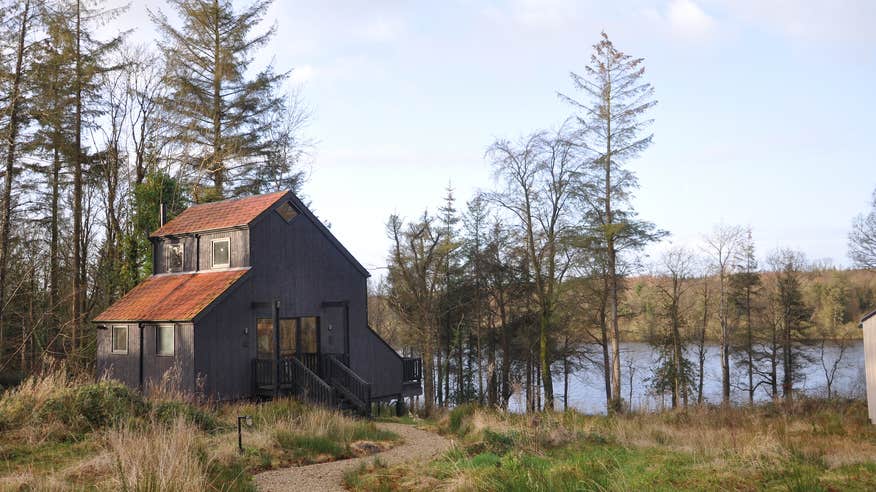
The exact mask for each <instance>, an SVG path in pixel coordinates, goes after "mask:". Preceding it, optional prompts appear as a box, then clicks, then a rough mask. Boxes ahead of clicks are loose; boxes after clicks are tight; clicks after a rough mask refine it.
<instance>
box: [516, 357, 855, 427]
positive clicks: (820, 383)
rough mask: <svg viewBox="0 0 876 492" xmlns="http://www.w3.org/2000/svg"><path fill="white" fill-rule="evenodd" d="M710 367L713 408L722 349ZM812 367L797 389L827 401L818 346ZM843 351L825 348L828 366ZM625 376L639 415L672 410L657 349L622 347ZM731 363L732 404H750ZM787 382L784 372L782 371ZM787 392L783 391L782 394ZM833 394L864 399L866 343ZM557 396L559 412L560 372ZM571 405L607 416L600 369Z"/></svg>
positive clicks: (576, 387) (579, 381)
mask: <svg viewBox="0 0 876 492" xmlns="http://www.w3.org/2000/svg"><path fill="white" fill-rule="evenodd" d="M707 351H708V353H707V355H706V365H705V371H704V382H703V398H704V399H705V400H706V401H707V402H709V403H720V402H721V360H720V355H719V354H720V347H719V346H718V345H711V346H709V347H707ZM805 351H806V353H807V354H809V356H810V358H811V359H812V362H811V363H809V364H807V365H806V367H805V368H804V371H803V374H802V378H801V381H800V382H799V383H798V385H797V386H796V387H795V388H796V389H797V391H802V392H804V393H806V394H807V395H812V396H824V395H826V394H827V389H826V388H827V385H826V383H825V381H826V378H825V373H824V369H823V368H822V365H821V357H820V355H821V353H820V350H819V348H818V347H807V348H806V349H805ZM839 353H840V350H839V349H838V348H837V347H826V348H825V361H826V363H827V364H828V366H829V365H830V364H832V363H833V361H834V360H836V358H837V356H838V355H839ZM688 358H689V359H690V360H695V356H694V354H693V353H689V354H688ZM621 361H622V368H621V372H622V375H623V378H622V384H621V391H622V393H623V397H624V399H625V400H631V401H632V407H633V409H635V410H659V409H661V408H664V407H668V406H669V405H670V403H671V400H670V398H669V396H666V397H663V398H661V396H660V395H655V394H653V393H652V392H651V391H650V388H651V384H650V382H649V378H651V377H652V375H653V373H652V370H653V368H655V367H657V364H658V357H657V353H656V352H655V351H654V349H653V347H651V346H650V345H648V344H646V343H632V342H631V343H623V344H621ZM630 361H632V373H633V374H632V380H633V385H632V390H633V391H632V398H630V384H629V382H630V366H629V363H630ZM730 364H731V378H732V379H731V385H732V386H733V387H732V388H731V399H732V400H733V401H734V402H736V403H747V401H748V392H747V391H744V390H740V389H738V388H739V387H742V386H743V384H742V383H743V381H745V382H746V383H747V378H748V376H747V375H746V374H743V373H742V368H741V367H736V368H734V367H733V360H732V359H731V361H730ZM779 372H780V374H779V380H780V381H781V371H779ZM768 391H769V388H767V387H766V386H761V387H760V388H758V391H757V393H756V394H755V399H756V400H757V401H768V400H769V399H770V395H769V393H768ZM780 391H781V390H780ZM833 391H834V392H835V394H837V395H839V396H848V397H855V398H864V394H865V386H864V344H863V342H862V341H857V342H854V343H853V344H852V345H851V346H849V347H847V348H846V350H845V353H844V354H843V356H842V360H841V362H840V366H839V368H838V370H837V375H836V378H835V380H834V383H833ZM554 392H555V394H556V400H557V409H562V407H563V377H562V373H560V374H559V375H558V376H557V377H555V378H554ZM692 401H694V402H695V401H696V393H694V394H693V395H692ZM569 406H570V407H572V408H575V409H577V410H579V411H582V412H584V413H605V386H604V382H603V376H602V373H601V371H600V370H598V369H595V368H586V369H583V370H581V371H578V372H576V373H574V374H573V375H572V376H571V377H570V378H569ZM509 407H510V409H511V410H512V411H521V410H522V409H523V408H524V407H525V402H524V395H523V394H522V392H518V393H515V394H514V395H513V396H512V397H511V402H510V405H509Z"/></svg>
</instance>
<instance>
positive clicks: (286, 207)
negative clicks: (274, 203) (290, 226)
mask: <svg viewBox="0 0 876 492" xmlns="http://www.w3.org/2000/svg"><path fill="white" fill-rule="evenodd" d="M276 210H277V213H278V214H280V217H283V220H285V221H286V223H289V222H292V219H294V218H295V217H298V209H296V208H295V206H294V205H292V203H290V202H285V203H283V204H282V205H280V206H279V207H277V209H276Z"/></svg>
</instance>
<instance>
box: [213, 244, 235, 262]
mask: <svg viewBox="0 0 876 492" xmlns="http://www.w3.org/2000/svg"><path fill="white" fill-rule="evenodd" d="M230 244H231V241H230V240H229V239H228V238H225V239H214V240H213V268H227V267H228V266H229V265H230V264H231V252H230Z"/></svg>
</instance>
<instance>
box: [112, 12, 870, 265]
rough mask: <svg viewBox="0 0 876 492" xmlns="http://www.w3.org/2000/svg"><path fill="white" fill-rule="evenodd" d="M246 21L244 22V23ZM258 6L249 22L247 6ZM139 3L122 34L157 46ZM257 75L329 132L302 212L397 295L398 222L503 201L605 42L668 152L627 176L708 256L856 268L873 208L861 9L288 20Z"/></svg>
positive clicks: (645, 206) (663, 222)
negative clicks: (737, 240) (623, 64)
mask: <svg viewBox="0 0 876 492" xmlns="http://www.w3.org/2000/svg"><path fill="white" fill-rule="evenodd" d="M247 4H248V3H247ZM238 5H242V3H238ZM147 7H148V8H149V9H152V10H156V9H162V10H163V11H165V12H169V9H168V8H167V7H166V6H165V5H164V4H163V2H144V1H142V0H141V1H138V0H134V1H133V2H132V3H131V5H130V7H129V9H128V11H127V12H126V13H125V14H124V15H122V16H121V17H119V18H118V19H116V20H114V21H113V24H112V25H111V26H108V27H109V28H115V27H118V28H122V29H134V31H133V33H132V34H131V38H132V40H133V41H135V42H142V43H147V44H153V41H154V37H155V33H154V28H153V27H152V26H151V24H150V22H149V20H148V19H149V18H148V15H147V13H146V9H147ZM272 24H273V25H275V26H276V35H275V37H274V39H273V40H272V42H271V43H270V45H269V46H267V47H266V48H264V49H263V50H262V52H260V53H259V54H258V56H257V58H256V60H255V63H254V66H256V67H258V66H263V65H264V64H266V63H273V65H274V66H275V68H276V69H278V70H292V72H291V74H292V75H291V78H290V80H289V82H288V88H289V90H292V89H297V90H299V91H300V94H301V96H302V97H303V99H304V101H305V102H306V103H307V104H308V106H309V107H310V108H311V110H312V113H313V116H312V120H311V123H310V125H309V126H308V127H307V128H306V129H305V134H306V136H307V137H308V138H310V139H312V140H313V141H314V147H313V150H312V152H311V156H310V158H309V163H308V168H309V180H308V182H307V183H306V184H305V185H304V188H303V195H305V198H306V200H307V201H309V203H311V205H312V208H313V209H314V211H315V212H316V213H317V215H319V217H320V218H321V219H322V220H323V221H325V222H326V223H328V224H329V225H330V228H331V230H332V232H333V233H334V234H335V235H336V236H337V237H338V239H340V241H341V242H342V243H343V244H344V245H345V246H346V247H347V248H348V249H349V250H350V251H351V252H352V253H353V255H354V256H356V257H357V258H358V259H359V260H360V262H361V263H362V264H364V265H365V266H366V268H368V269H369V270H370V271H371V273H372V275H376V276H379V275H381V273H382V271H383V269H384V268H385V265H386V256H387V251H388V249H389V244H390V243H389V240H388V239H387V238H386V233H385V223H386V221H387V218H388V216H389V215H390V214H393V213H395V214H399V215H401V216H403V217H406V218H409V219H413V218H416V217H417V216H418V215H419V214H421V213H422V212H423V210H425V209H428V210H430V211H432V212H434V211H436V210H437V208H438V207H439V206H440V204H441V202H442V198H443V196H444V195H445V189H446V188H447V186H448V185H451V186H452V187H453V189H454V190H455V195H456V197H457V208H459V209H463V208H464V207H465V201H467V200H469V199H470V198H471V197H472V196H473V195H474V194H475V193H476V192H477V191H478V190H485V189H490V188H491V187H493V186H494V185H495V180H494V177H493V175H492V172H491V166H490V163H489V161H488V160H487V159H486V158H485V151H486V149H487V148H488V147H489V146H490V144H491V143H492V142H494V141H495V140H496V139H502V138H508V139H516V138H519V137H521V136H523V135H526V134H529V133H531V132H534V131H536V130H540V129H555V128H557V127H558V126H559V125H560V124H561V123H562V121H563V120H564V119H565V118H567V117H568V116H570V115H571V110H570V108H569V106H568V105H566V104H564V103H563V102H562V101H560V100H559V99H558V98H557V91H561V92H566V93H568V92H570V91H572V86H571V82H570V80H569V72H570V71H575V72H581V71H582V70H583V68H584V66H585V65H586V63H587V62H588V60H589V58H590V53H591V50H592V45H593V44H594V43H596V42H597V41H598V39H599V35H600V32H601V31H603V30H604V31H605V32H606V33H607V34H608V35H609V37H610V38H611V40H612V41H613V42H614V44H615V46H616V47H617V48H619V49H620V50H622V51H624V52H626V53H628V54H630V55H632V56H634V57H642V58H644V59H645V65H646V67H647V71H646V80H647V81H648V82H650V83H651V84H652V85H653V86H654V89H655V92H656V98H657V100H658V104H657V106H656V108H655V109H654V110H653V112H652V114H651V116H652V117H653V118H654V124H653V126H652V130H653V133H654V144H653V145H652V147H651V148H649V149H648V150H647V151H645V152H644V153H643V154H642V155H641V156H640V157H639V158H638V159H636V160H635V161H633V162H631V163H630V164H629V167H630V169H632V170H633V171H634V172H636V174H637V176H638V178H639V184H640V189H639V190H638V191H637V193H636V196H635V199H634V202H633V203H634V206H635V207H636V209H637V210H638V212H639V214H640V216H641V217H642V218H644V219H646V220H650V221H652V222H654V223H655V224H656V225H657V226H658V227H660V228H661V229H664V230H667V231H669V232H670V233H671V236H670V237H669V238H668V239H667V240H666V241H664V243H663V244H661V245H657V246H655V247H653V248H651V249H650V250H649V254H650V255H651V256H652V257H656V256H657V255H658V254H659V251H660V249H662V248H666V247H668V246H669V245H670V244H671V245H684V246H688V247H691V248H696V245H697V244H698V243H699V242H700V241H701V239H702V236H703V235H704V234H707V233H709V232H710V231H711V230H712V229H713V228H714V227H715V225H716V224H719V223H724V224H732V225H741V226H747V227H750V228H751V229H752V233H753V236H754V239H755V242H756V246H757V249H758V252H759V255H760V256H761V257H763V256H765V255H766V254H767V253H768V252H769V251H771V250H773V249H776V248H779V247H788V248H794V249H798V250H800V251H802V252H804V253H805V254H806V255H807V257H808V258H809V259H811V260H824V259H829V260H830V261H832V262H833V263H834V264H836V265H839V266H846V265H848V264H849V260H848V257H847V255H846V251H847V246H846V244H847V235H848V232H849V229H850V226H851V221H852V219H853V217H854V216H855V215H857V214H859V213H862V212H864V211H866V210H867V208H868V207H869V204H870V198H871V194H872V193H873V191H874V188H876V172H874V171H876V165H874V164H876V162H874V158H873V155H872V149H871V147H870V145H868V144H867V142H872V141H873V139H874V137H873V133H874V130H876V120H874V118H873V115H874V114H876V92H874V88H876V29H873V28H872V26H873V25H876V2H872V1H864V0H861V1H859V2H855V1H848V0H833V1H829V0H823V1H815V0H812V1H808V0H658V1H645V0H630V1H615V2H606V1H586V0H583V1H573V0H541V1H537V0H509V1H474V0H446V1H444V2H403V1H391V0H369V1H352V0H322V1H319V0H316V1H310V0H308V1H294V0H277V1H275V3H274V4H273V5H272V6H271V7H270V11H269V15H268V16H267V18H266V19H265V23H264V25H263V27H262V28H263V29H267V28H268V27H270V25H272Z"/></svg>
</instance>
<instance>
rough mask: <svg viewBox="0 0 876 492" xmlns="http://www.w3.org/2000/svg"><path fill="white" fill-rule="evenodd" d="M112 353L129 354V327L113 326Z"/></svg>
mask: <svg viewBox="0 0 876 492" xmlns="http://www.w3.org/2000/svg"><path fill="white" fill-rule="evenodd" d="M112 338H113V340H112V351H113V353H114V354H127V353H128V325H120V326H113V332H112Z"/></svg>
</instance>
